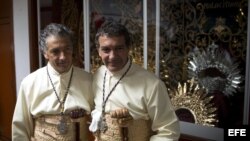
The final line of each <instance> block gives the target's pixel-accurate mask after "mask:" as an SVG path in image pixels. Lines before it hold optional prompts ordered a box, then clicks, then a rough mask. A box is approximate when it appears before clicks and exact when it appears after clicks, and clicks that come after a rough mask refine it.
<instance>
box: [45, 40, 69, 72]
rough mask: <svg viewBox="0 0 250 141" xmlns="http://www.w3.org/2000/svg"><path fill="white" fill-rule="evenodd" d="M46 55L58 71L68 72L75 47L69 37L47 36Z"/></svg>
mask: <svg viewBox="0 0 250 141" xmlns="http://www.w3.org/2000/svg"><path fill="white" fill-rule="evenodd" d="M47 47H48V48H47V51H45V52H44V57H45V58H46V59H47V60H48V61H49V62H50V64H51V65H52V67H53V68H54V69H55V70H56V71H57V72H58V73H64V72H67V71H68V70H69V69H70V67H71V65H72V58H73V57H72V54H73V47H72V43H71V41H70V39H69V38H66V37H57V36H50V37H48V38H47Z"/></svg>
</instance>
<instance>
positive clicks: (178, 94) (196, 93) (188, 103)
mask: <svg viewBox="0 0 250 141" xmlns="http://www.w3.org/2000/svg"><path fill="white" fill-rule="evenodd" d="M169 94H170V97H171V101H172V104H173V106H174V108H175V111H176V114H177V116H178V118H179V119H180V120H181V121H187V122H191V123H195V124H200V125H205V126H215V124H216V123H217V122H218V120H217V118H216V110H217V109H216V107H215V106H214V104H213V103H212V102H211V100H212V99H213V96H206V90H205V89H204V88H200V87H199V85H198V84H197V83H196V82H195V81H194V79H191V80H188V81H187V82H186V83H184V84H180V83H179V84H178V88H177V90H169Z"/></svg>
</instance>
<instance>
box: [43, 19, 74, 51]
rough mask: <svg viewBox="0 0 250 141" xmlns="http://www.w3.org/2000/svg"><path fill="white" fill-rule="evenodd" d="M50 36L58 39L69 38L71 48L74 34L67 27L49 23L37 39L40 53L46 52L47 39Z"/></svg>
mask: <svg viewBox="0 0 250 141" xmlns="http://www.w3.org/2000/svg"><path fill="white" fill-rule="evenodd" d="M50 36H58V37H66V38H69V39H70V41H71V43H72V48H73V46H74V41H75V39H74V33H73V32H72V30H70V29H69V28H68V27H66V26H64V25H62V24H58V23H51V24H49V25H47V26H46V27H45V28H44V30H42V31H41V34H40V38H39V48H40V50H41V51H42V53H44V52H46V51H47V49H48V47H47V39H48V37H50Z"/></svg>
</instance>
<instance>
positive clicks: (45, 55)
mask: <svg viewBox="0 0 250 141" xmlns="http://www.w3.org/2000/svg"><path fill="white" fill-rule="evenodd" d="M43 56H44V58H45V59H47V60H48V59H49V57H48V54H47V52H44V53H43Z"/></svg>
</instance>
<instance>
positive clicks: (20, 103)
mask: <svg viewBox="0 0 250 141" xmlns="http://www.w3.org/2000/svg"><path fill="white" fill-rule="evenodd" d="M47 66H48V70H49V75H50V77H51V79H52V82H53V84H54V86H55V88H56V91H57V93H58V95H59V97H60V99H61V101H62V99H63V97H64V95H65V92H66V89H67V86H68V82H69V79H70V75H71V71H72V68H73V70H74V72H73V76H72V81H71V85H70V88H69V92H68V95H67V98H66V101H65V104H64V112H65V113H67V112H69V111H70V110H73V109H76V108H82V109H85V110H86V111H87V112H88V113H90V112H91V107H92V105H93V96H92V89H91V84H92V76H91V74H90V73H87V72H85V71H84V70H83V69H81V68H77V67H72V68H71V69H70V71H69V72H67V73H64V74H59V73H58V72H56V71H55V70H54V68H53V67H52V66H51V65H50V64H49V63H48V65H47ZM59 113H60V103H59V102H58V99H57V97H56V94H55V92H54V91H53V88H52V85H51V82H50V80H49V77H48V75H47V70H46V67H43V68H40V69H38V70H37V71H35V72H33V73H31V74H30V75H28V76H27V77H25V78H24V79H23V81H22V82H21V85H20V90H19V93H18V98H17V103H16V107H15V111H14V115H13V121H12V141H28V140H30V138H31V136H33V132H34V125H33V122H34V121H33V119H34V118H35V117H39V116H40V115H51V114H52V115H53V114H59Z"/></svg>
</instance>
